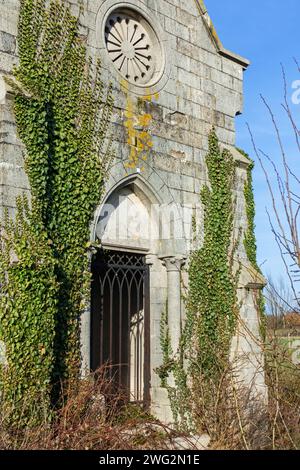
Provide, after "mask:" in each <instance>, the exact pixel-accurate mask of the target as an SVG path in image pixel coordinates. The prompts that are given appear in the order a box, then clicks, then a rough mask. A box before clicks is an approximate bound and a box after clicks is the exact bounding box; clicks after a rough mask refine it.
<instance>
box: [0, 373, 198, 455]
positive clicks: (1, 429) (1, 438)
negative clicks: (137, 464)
mask: <svg viewBox="0 0 300 470" xmlns="http://www.w3.org/2000/svg"><path fill="white" fill-rule="evenodd" d="M110 390H111V384H110V383H109V382H108V381H107V380H106V379H104V372H103V370H102V371H98V372H97V374H94V375H93V376H90V377H89V378H88V379H86V380H83V381H82V382H81V383H80V384H79V386H76V387H74V386H70V385H69V386H68V387H67V390H66V393H65V395H66V396H67V397H68V398H67V399H66V401H65V404H64V405H63V406H62V407H61V409H60V410H59V411H53V419H52V422H51V423H50V422H49V420H48V419H46V415H45V420H44V422H42V423H41V424H39V425H38V426H34V425H33V426H30V425H28V426H27V427H25V428H24V427H23V426H21V425H19V426H18V425H14V426H11V425H10V426H8V425H7V422H8V420H7V419H6V418H5V417H6V416H7V413H8V411H7V409H6V410H3V409H2V410H0V411H2V412H1V418H0V449H1V450H4V449H5V450H16V449H19V450H67V449H70V450H136V449H155V450H159V449H174V448H176V439H178V438H180V440H181V441H182V440H183V441H184V440H186V443H187V447H191V446H190V443H189V439H188V437H187V436H182V435H181V434H179V433H177V432H175V431H174V430H173V429H170V428H168V427H167V426H164V425H163V424H162V423H160V422H159V421H157V420H156V419H154V418H153V417H152V416H151V415H149V414H148V413H146V412H144V411H143V410H142V409H141V408H140V407H139V406H137V405H132V404H131V405H124V404H123V405H122V403H124V400H123V399H122V398H123V397H122V396H121V395H119V396H115V395H114V396H112V395H111V394H110Z"/></svg>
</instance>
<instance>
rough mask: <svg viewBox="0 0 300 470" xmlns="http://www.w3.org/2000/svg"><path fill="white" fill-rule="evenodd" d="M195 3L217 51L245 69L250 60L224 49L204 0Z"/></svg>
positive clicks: (197, 0)
mask: <svg viewBox="0 0 300 470" xmlns="http://www.w3.org/2000/svg"><path fill="white" fill-rule="evenodd" d="M195 1H196V4H197V6H198V8H199V11H200V13H201V15H202V16H203V18H204V23H205V26H206V28H207V30H208V32H209V34H210V36H211V38H212V40H213V42H214V44H215V46H216V48H217V50H218V52H219V54H220V55H221V56H223V57H226V58H227V59H229V60H232V61H233V62H236V63H238V64H239V65H241V66H242V67H243V68H244V69H246V68H247V67H248V66H249V65H250V61H249V60H248V59H246V58H245V57H242V56H240V55H239V54H236V53H234V52H232V51H229V50H228V49H225V47H224V46H223V44H222V41H221V39H220V38H219V36H218V33H217V31H216V28H215V27H214V24H213V22H212V20H211V18H210V16H209V14H208V11H207V8H206V6H205V3H204V0H195Z"/></svg>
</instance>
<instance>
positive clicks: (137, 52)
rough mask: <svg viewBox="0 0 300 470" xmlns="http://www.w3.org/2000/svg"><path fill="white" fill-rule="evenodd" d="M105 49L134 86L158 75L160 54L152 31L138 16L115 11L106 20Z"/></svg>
mask: <svg viewBox="0 0 300 470" xmlns="http://www.w3.org/2000/svg"><path fill="white" fill-rule="evenodd" d="M105 41H106V48H107V52H108V54H109V56H110V58H111V60H112V62H113V64H114V66H115V67H116V69H117V70H118V71H119V73H120V74H121V75H122V76H123V78H125V79H126V80H127V81H129V82H130V83H133V84H135V85H141V86H147V85H152V84H153V83H154V82H155V80H156V79H157V78H158V75H159V72H160V69H161V67H159V66H160V65H161V62H162V59H161V56H162V53H161V48H160V45H159V41H158V39H157V36H156V34H155V33H154V30H153V29H152V27H151V26H150V24H149V23H148V22H147V21H146V20H145V18H143V17H142V16H141V15H134V14H131V13H127V12H126V11H125V12H122V11H119V12H118V11H117V12H114V13H112V14H111V15H110V16H109V18H108V19H107V21H106V26H105Z"/></svg>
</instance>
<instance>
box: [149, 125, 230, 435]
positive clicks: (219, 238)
mask: <svg viewBox="0 0 300 470" xmlns="http://www.w3.org/2000/svg"><path fill="white" fill-rule="evenodd" d="M206 164H207V169H208V177H209V183H210V186H204V187H203V189H202V192H201V200H202V203H203V207H204V240H203V244H202V246H201V247H200V248H198V249H196V250H195V251H194V252H193V253H192V254H191V257H190V262H189V268H188V274H189V289H188V295H187V299H186V307H187V318H186V323H185V325H184V328H183V332H182V336H181V341H180V348H179V351H178V352H176V351H173V352H172V354H170V351H169V345H168V341H167V337H166V336H165V339H163V340H162V349H163V355H164V364H163V365H162V367H161V368H159V369H158V374H159V375H160V378H161V379H162V386H165V387H166V388H167V390H168V392H169V398H170V401H171V406H172V410H173V414H174V417H175V419H176V420H177V421H179V420H180V423H181V425H183V426H190V423H191V413H190V410H191V407H190V397H191V395H190V394H191V390H192V388H193V383H196V382H197V381H198V380H199V378H200V377H202V379H203V381H206V382H207V383H212V382H214V383H218V381H219V379H220V376H221V375H222V373H223V372H224V370H225V369H226V367H227V366H228V363H229V349H230V344H231V339H232V336H233V334H234V332H235V328H236V319H237V299H236V286H235V278H234V276H233V274H232V272H231V263H230V247H231V244H232V241H233V240H232V234H233V205H234V202H233V194H232V190H233V182H234V176H235V163H234V161H233V157H232V156H231V154H230V153H229V152H228V151H227V150H224V151H223V152H221V150H220V148H219V145H218V139H217V136H216V134H215V132H214V130H213V131H212V133H211V134H210V136H209V152H208V155H207V157H206ZM165 321H166V319H165V318H164V319H163V322H165ZM166 331H167V330H166V327H165V326H164V327H163V328H162V334H163V333H166ZM167 377H169V378H171V380H172V381H173V385H172V386H170V385H168V383H167ZM166 383H167V385H166Z"/></svg>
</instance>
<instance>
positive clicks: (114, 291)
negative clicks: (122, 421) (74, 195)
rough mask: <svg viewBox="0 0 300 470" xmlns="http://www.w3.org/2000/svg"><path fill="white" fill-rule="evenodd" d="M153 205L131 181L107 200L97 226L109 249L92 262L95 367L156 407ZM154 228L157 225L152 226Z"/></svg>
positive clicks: (128, 392) (123, 391)
mask: <svg viewBox="0 0 300 470" xmlns="http://www.w3.org/2000/svg"><path fill="white" fill-rule="evenodd" d="M149 205H150V202H149V200H148V198H147V197H146V196H145V194H144V192H142V191H141V188H140V187H139V186H137V185H136V184H134V182H132V181H129V182H127V184H123V185H120V186H119V187H118V188H116V190H115V191H113V192H112V193H111V195H110V196H109V197H108V198H107V201H106V203H105V204H104V205H103V208H102V211H101V213H100V217H99V219H98V223H97V228H96V232H97V238H98V239H100V240H101V242H102V246H103V247H104V249H103V250H101V251H98V252H97V254H96V255H94V258H93V262H92V299H91V366H92V369H93V370H97V369H98V368H99V367H101V366H106V365H107V366H108V367H107V368H106V371H107V375H108V377H109V379H110V381H111V384H112V387H113V389H114V390H115V391H116V392H121V394H125V395H126V397H127V399H128V400H130V401H132V402H135V403H139V404H143V405H144V406H145V407H148V406H149V404H150V372H151V365H150V273H149V265H148V264H147V261H146V256H147V254H148V253H149V250H150V245H151V242H150V238H149V228H150V221H149V218H150V216H149V214H150V208H149ZM152 230H153V226H152Z"/></svg>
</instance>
